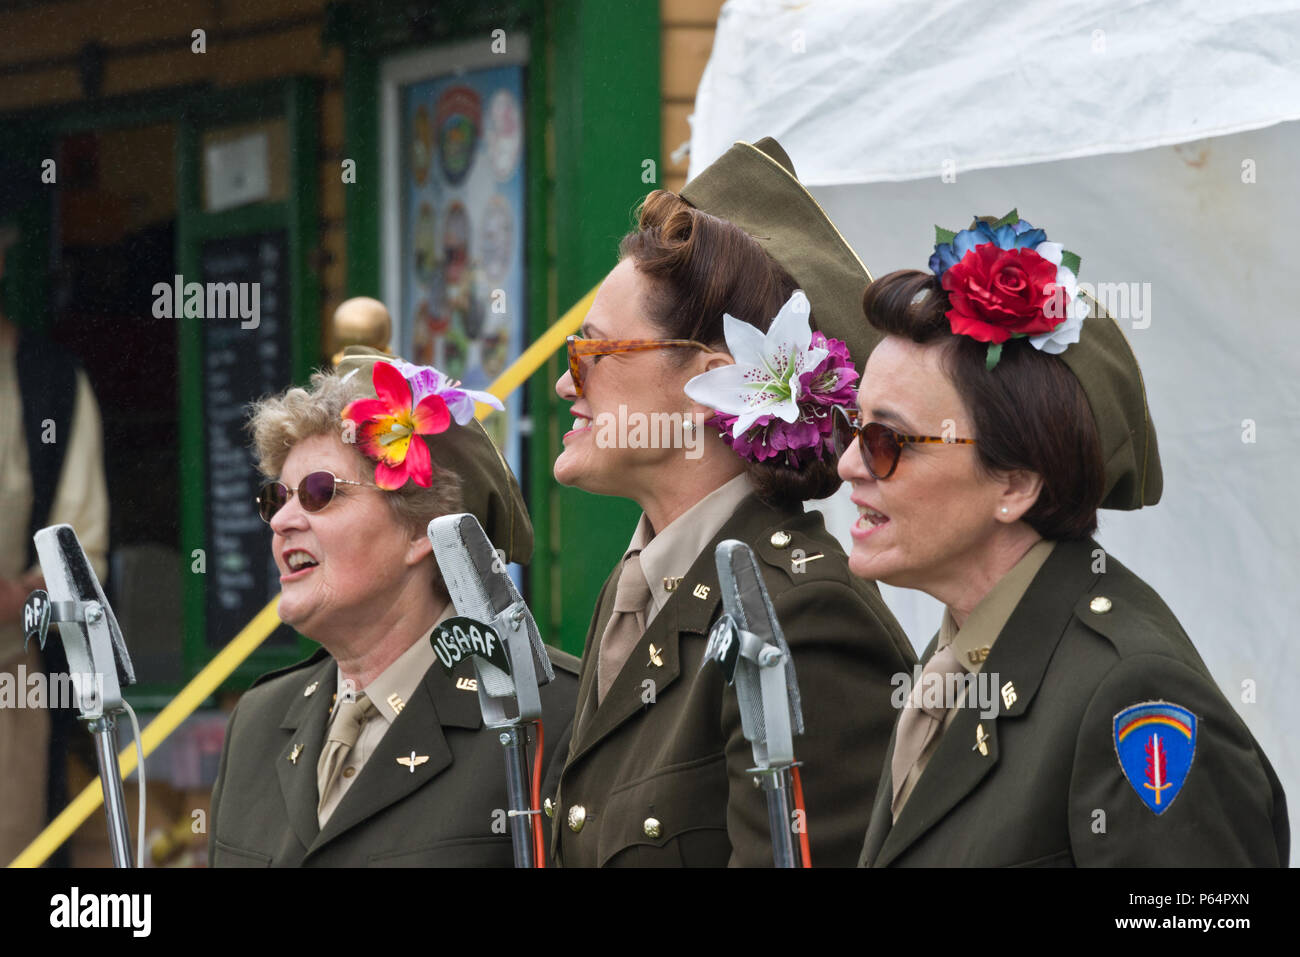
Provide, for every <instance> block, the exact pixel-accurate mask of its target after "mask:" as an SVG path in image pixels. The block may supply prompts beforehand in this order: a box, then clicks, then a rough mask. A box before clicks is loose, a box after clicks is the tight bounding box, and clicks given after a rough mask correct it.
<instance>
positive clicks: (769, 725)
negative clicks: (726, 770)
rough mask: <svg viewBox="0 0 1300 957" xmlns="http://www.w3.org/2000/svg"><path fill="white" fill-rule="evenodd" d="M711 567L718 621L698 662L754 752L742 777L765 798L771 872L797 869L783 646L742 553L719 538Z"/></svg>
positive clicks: (790, 695)
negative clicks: (720, 684) (719, 688)
mask: <svg viewBox="0 0 1300 957" xmlns="http://www.w3.org/2000/svg"><path fill="white" fill-rule="evenodd" d="M714 560H715V562H716V563H717V566H718V583H719V585H720V586H721V588H722V611H723V614H722V617H721V618H719V619H718V621H717V624H715V625H714V626H713V629H712V630H711V631H710V632H709V641H708V644H707V645H706V647H705V652H704V661H705V662H708V661H717V662H718V664H719V665H721V667H722V671H723V674H724V675H725V676H726V678H727V681H728V682H729V683H732V684H735V686H736V698H737V700H738V701H739V703H740V723H741V728H742V730H743V731H744V733H745V737H746V738H747V739H748V740H749V742H750V744H751V745H752V746H753V750H754V767H753V768H751V769H750V772H751V773H752V774H754V775H756V776H757V778H758V780H759V784H760V787H762V789H763V791H764V793H765V794H766V795H767V820H768V827H769V828H770V829H771V832H772V858H773V861H774V862H775V864H776V866H777V867H797V866H798V864H797V858H796V856H795V850H794V836H793V829H792V816H791V813H790V773H791V768H793V767H794V765H795V759H794V737H793V736H794V735H796V734H803V707H802V705H801V704H800V699H799V682H798V680H797V678H796V677H795V672H794V661H793V660H792V657H791V655H790V646H789V645H787V644H786V641H785V635H784V634H783V633H782V631H781V623H780V622H779V621H778V620H777V617H776V612H775V610H774V609H773V608H772V599H771V598H770V597H768V594H767V587H766V586H765V585H764V584H763V576H762V573H761V572H760V571H759V568H758V562H757V560H755V558H754V553H753V551H751V550H750V548H749V546H748V545H746V544H745V543H744V542H738V541H736V540H735V539H727V540H726V541H724V542H720V543H719V544H718V547H717V548H716V549H715V551H714ZM701 666H703V665H701ZM804 823H805V822H800V825H801V826H802V825H803V824H804Z"/></svg>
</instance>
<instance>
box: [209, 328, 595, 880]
mask: <svg viewBox="0 0 1300 957" xmlns="http://www.w3.org/2000/svg"><path fill="white" fill-rule="evenodd" d="M475 400H478V401H487V402H491V403H493V404H495V405H496V406H497V407H498V408H500V402H499V401H498V400H496V399H495V398H492V397H491V396H487V395H485V394H483V393H473V392H467V391H465V390H462V389H460V388H458V387H457V384H456V383H453V382H451V381H450V380H448V379H447V378H446V377H444V376H442V375H441V374H440V373H438V372H437V371H436V370H434V369H430V368H427V367H419V366H411V365H408V364H406V363H404V362H401V360H398V359H395V358H391V357H389V356H386V355H384V354H383V353H380V352H378V351H377V350H375V349H368V348H364V347H360V346H350V347H348V348H347V349H346V350H345V351H344V354H343V356H342V357H341V360H340V362H339V365H338V368H337V369H335V370H334V371H333V372H320V373H317V374H316V375H314V376H313V377H312V380H311V388H310V389H309V390H308V389H302V388H291V389H289V390H287V391H286V392H285V393H283V394H282V395H278V396H273V397H270V398H267V399H264V400H262V401H261V402H259V403H257V404H256V405H255V407H254V410H253V414H252V418H251V421H250V423H249V428H250V430H251V432H252V433H253V438H254V445H255V447H256V452H257V457H258V465H259V468H260V469H261V471H262V473H263V474H264V475H266V476H267V477H268V478H269V479H272V481H269V482H268V483H267V484H266V485H264V486H263V487H262V490H261V493H260V495H259V496H258V505H259V508H260V511H261V515H262V518H263V519H265V520H266V522H267V523H268V524H269V525H270V530H271V549H272V554H273V556H274V559H275V564H276V566H277V567H278V568H279V570H280V572H281V575H280V599H279V614H280V618H281V619H282V620H283V621H285V622H286V623H288V624H290V625H292V626H293V627H294V628H296V629H297V630H298V631H299V632H300V633H302V634H304V635H306V636H307V637H308V638H311V639H313V640H314V641H318V642H320V644H321V646H322V647H321V649H320V650H319V651H318V652H316V654H314V655H313V656H311V657H310V658H308V659H307V660H306V661H303V662H301V663H299V664H297V665H293V666H291V667H289V668H285V669H282V670H280V671H276V672H272V673H271V674H269V675H266V676H264V677H262V678H260V679H258V680H257V681H256V682H255V683H254V684H253V687H252V688H250V689H249V691H248V692H246V693H245V694H244V695H243V697H242V698H241V699H240V701H239V704H238V705H236V707H235V710H234V712H233V713H232V714H231V716H230V723H229V726H228V729H227V732H226V743H225V748H224V750H223V752H222V757H221V766H220V769H219V771H218V774H217V782H216V786H215V787H214V788H213V791H212V814H211V820H210V824H209V853H210V855H211V861H212V864H213V866H214V867H258V866H262V867H265V866H278V867H293V866H303V867H350V866H365V865H380V866H400V867H428V866H453V867H488V866H498V867H509V866H511V864H512V863H513V860H514V856H513V851H512V845H511V838H510V834H509V831H508V829H507V828H506V826H505V825H506V821H505V809H506V808H507V807H508V804H507V800H506V780H505V766H504V760H503V757H502V749H501V745H500V743H499V742H498V736H497V733H496V732H495V731H493V730H491V729H489V728H485V727H484V726H483V719H482V714H481V711H480V706H479V700H478V693H477V685H476V684H475V682H474V680H473V675H474V669H473V665H472V663H471V662H470V660H469V656H465V658H463V659H462V660H461V661H460V663H459V664H458V665H457V666H456V667H455V668H454V669H453V670H451V671H447V670H444V667H443V665H442V664H441V663H440V662H439V660H438V657H437V655H436V653H435V651H434V649H433V646H432V644H431V641H430V638H431V636H432V635H433V632H434V630H435V628H436V626H437V625H438V624H439V623H440V622H443V621H446V620H447V619H449V618H452V617H454V616H455V615H456V609H455V607H454V606H453V604H452V602H451V598H450V595H449V594H448V591H447V588H446V585H445V583H444V582H443V579H442V576H441V574H440V572H439V570H438V564H437V561H436V560H435V557H434V555H433V550H432V545H431V544H430V542H429V537H428V534H427V533H426V529H427V527H428V524H429V522H430V521H431V520H433V519H435V518H438V517H440V516H443V515H449V514H455V513H459V512H469V513H471V514H472V515H474V516H475V517H476V518H477V519H478V521H479V524H480V525H482V526H483V530H484V531H485V532H486V533H487V536H488V538H489V539H491V541H492V542H493V544H494V545H495V546H496V547H497V548H498V549H499V550H500V553H501V555H502V556H503V558H504V559H505V560H508V561H518V562H525V561H527V560H528V558H529V557H530V555H531V553H532V547H533V529H532V524H531V523H530V522H529V520H528V514H527V513H526V512H525V511H524V504H523V498H522V496H521V494H520V491H519V486H518V485H517V484H516V482H515V478H514V475H513V474H512V473H511V472H510V468H509V466H507V465H506V463H505V460H504V459H503V458H502V457H501V454H500V453H499V452H498V451H497V449H496V446H494V445H493V444H492V440H491V439H489V438H488V436H487V433H486V432H484V431H483V428H482V426H480V425H479V424H478V422H477V421H476V420H475V419H474V403H475ZM552 661H553V662H554V663H555V664H556V665H557V667H556V674H555V680H553V681H552V682H550V683H549V684H546V685H544V686H543V687H542V688H541V700H542V707H543V712H544V714H543V719H544V722H545V724H544V727H545V741H544V748H545V751H544V753H537V754H536V755H535V756H534V760H535V761H540V762H542V765H543V771H546V770H548V769H551V768H553V767H556V765H557V764H558V762H556V761H554V760H553V756H555V755H557V754H559V755H562V754H563V753H564V748H565V746H566V742H567V735H568V731H569V725H570V723H571V721H572V717H573V698H574V694H575V691H576V682H575V679H574V674H576V671H577V667H576V666H577V662H576V659H574V658H573V657H572V656H571V655H565V654H564V653H563V652H559V651H555V650H552ZM566 668H567V669H569V670H568V671H567V672H566V670H565V669H566ZM539 826H542V827H543V828H544V820H543V819H541V818H540V815H539ZM543 847H544V844H543Z"/></svg>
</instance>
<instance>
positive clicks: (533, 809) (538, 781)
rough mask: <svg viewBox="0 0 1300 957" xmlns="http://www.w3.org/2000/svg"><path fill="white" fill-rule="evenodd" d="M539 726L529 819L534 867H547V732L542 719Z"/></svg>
mask: <svg viewBox="0 0 1300 957" xmlns="http://www.w3.org/2000/svg"><path fill="white" fill-rule="evenodd" d="M532 723H533V724H535V725H537V753H536V754H534V755H533V793H532V795H531V800H530V801H529V802H528V805H529V806H528V811H529V814H528V818H529V820H530V821H532V825H533V867H543V868H544V867H546V844H545V842H544V841H543V840H542V744H543V742H544V741H545V732H544V731H543V730H542V719H541V718H538V719H537V720H536V721H534V722H532Z"/></svg>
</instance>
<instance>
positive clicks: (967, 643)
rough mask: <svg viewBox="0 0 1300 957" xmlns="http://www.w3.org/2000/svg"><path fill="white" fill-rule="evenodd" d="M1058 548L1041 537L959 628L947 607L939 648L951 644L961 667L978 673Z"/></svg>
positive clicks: (999, 580) (940, 630) (940, 628)
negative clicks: (1018, 606) (1012, 614)
mask: <svg viewBox="0 0 1300 957" xmlns="http://www.w3.org/2000/svg"><path fill="white" fill-rule="evenodd" d="M1055 547H1056V543H1055V542H1051V541H1048V540H1047V539H1042V540H1041V541H1039V542H1037V543H1036V544H1035V545H1034V546H1033V547H1032V548H1030V549H1029V551H1027V552H1025V554H1024V555H1023V556H1022V557H1021V559H1020V561H1018V562H1016V564H1015V565H1013V566H1012V568H1011V571H1009V572H1007V573H1006V574H1005V575H1003V576H1002V577H1001V578H1000V579H998V582H997V584H996V585H994V586H993V588H992V589H991V590H990V591H989V593H988V594H987V595H985V596H984V598H983V599H982V600H981V601H980V603H979V604H978V605H976V606H975V610H974V611H972V612H971V613H970V617H969V618H967V619H966V624H964V625H962V627H961V628H960V629H958V628H957V623H956V622H955V621H954V620H953V617H952V612H950V611H948V609H947V608H945V609H944V611H943V624H941V625H940V626H939V644H938V647H940V648H943V647H945V646H946V645H948V644H951V645H952V650H953V652H954V653H955V654H956V655H957V660H958V661H959V662H960V663H961V666H962V667H963V668H965V669H966V670H967V671H969V672H971V673H972V674H979V672H980V669H981V668H983V667H984V659H986V658H987V657H988V655H989V651H990V650H991V649H992V648H993V643H994V642H995V641H997V638H998V635H999V634H1001V633H1002V629H1003V628H1004V627H1006V624H1007V621H1008V619H1010V618H1011V613H1012V612H1013V611H1015V610H1016V606H1017V605H1019V604H1020V600H1021V599H1022V598H1024V597H1025V592H1027V591H1028V590H1029V585H1030V584H1031V583H1032V582H1033V580H1034V576H1035V575H1037V574H1038V571H1039V569H1040V568H1042V567H1043V563H1044V562H1046V561H1047V558H1048V556H1049V555H1051V554H1052V549H1053V548H1055Z"/></svg>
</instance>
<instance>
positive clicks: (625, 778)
mask: <svg viewBox="0 0 1300 957" xmlns="http://www.w3.org/2000/svg"><path fill="white" fill-rule="evenodd" d="M621 252H622V259H621V261H620V262H619V264H618V265H617V266H616V267H615V268H614V269H613V270H612V271H611V272H610V274H609V275H608V276H607V277H606V278H605V281H604V282H603V283H602V285H601V287H600V291H599V292H598V293H597V294H596V298H595V300H594V302H593V303H592V307H591V311H590V312H589V313H588V315H587V318H586V323H585V324H584V326H583V328H582V332H581V335H580V336H577V337H572V338H571V339H570V342H569V367H570V371H569V372H566V373H565V374H564V375H563V376H562V377H561V378H560V380H559V382H558V383H557V384H556V391H557V392H558V393H559V395H560V397H561V398H562V399H565V400H567V401H569V402H571V403H572V410H573V418H574V423H573V428H572V430H571V431H570V432H568V434H566V435H565V436H564V438H563V443H564V450H563V452H562V453H561V454H560V456H559V457H558V458H557V459H556V461H555V469H554V471H555V477H556V479H557V480H558V481H559V482H560V483H562V484H564V485H571V486H576V487H578V488H581V489H583V490H585V491H588V492H593V493H596V494H602V495H619V496H622V497H625V498H630V499H632V500H633V501H635V502H636V503H637V504H638V505H640V506H641V508H642V510H643V514H642V517H641V519H640V521H639V522H638V524H637V527H636V529H635V530H634V531H633V533H632V537H631V541H630V543H629V544H628V547H627V550H626V552H625V554H624V556H623V560H622V561H621V562H620V563H619V565H618V567H616V568H615V569H614V570H613V572H612V573H611V574H610V576H609V579H608V580H607V581H606V582H605V585H604V587H603V589H602V590H601V593H600V597H599V599H598V601H597V605H596V608H595V609H594V612H593V615H592V620H591V626H590V629H589V630H588V633H587V640H586V649H585V651H584V653H583V658H582V676H581V682H580V690H579V694H578V718H577V719H576V722H575V731H574V735H573V739H572V746H571V747H570V750H569V754H568V760H567V762H566V763H565V767H564V772H563V775H562V779H561V781H560V786H559V791H558V793H557V795H556V797H555V801H554V804H553V807H552V813H554V814H555V816H556V821H557V825H556V827H555V835H556V836H555V849H556V858H557V860H558V861H559V863H561V864H562V865H564V866H586V867H593V866H713V867H717V866H723V865H728V864H730V865H736V866H768V867H770V866H772V864H773V850H772V839H771V832H770V829H769V821H768V813H767V804H766V799H765V796H764V793H763V792H762V791H761V790H759V789H758V788H757V787H756V780H755V778H754V775H753V774H751V773H750V772H749V769H750V768H751V767H752V766H753V764H754V755H753V751H752V748H751V745H750V742H749V741H748V740H746V738H745V736H744V733H743V728H742V722H741V714H740V708H739V704H738V701H737V697H736V692H735V691H734V690H733V689H731V688H729V687H727V685H726V683H725V681H724V679H723V677H722V675H721V672H720V671H719V669H718V668H716V667H707V668H704V669H703V670H701V663H702V661H703V659H704V650H705V644H706V637H707V636H708V634H709V631H710V629H711V628H712V627H713V624H714V623H715V622H716V621H717V620H718V618H719V616H720V615H721V608H722V596H721V588H720V587H719V578H718V572H717V567H716V564H715V558H714V553H715V549H716V547H717V545H718V544H719V543H720V542H722V541H724V540H726V539H739V540H740V541H742V542H744V543H746V544H748V545H750V546H751V547H752V548H753V551H754V553H755V556H756V558H757V560H758V562H759V566H760V568H761V569H762V572H763V581H764V582H765V585H766V588H767V591H768V593H769V594H770V596H771V599H772V602H773V604H774V607H775V609H776V614H777V616H778V618H779V620H780V623H781V627H782V629H783V631H784V634H785V638H786V641H787V643H788V644H789V647H790V650H791V654H792V657H793V662H794V670H795V673H796V678H797V681H798V687H799V691H800V693H801V697H802V708H803V716H804V722H805V732H804V734H802V735H800V736H796V737H795V738H794V753H795V757H796V758H797V760H798V761H799V762H800V763H801V767H800V769H799V770H800V774H801V777H802V782H803V794H804V796H805V801H806V808H805V810H806V817H805V818H802V819H797V820H793V821H792V822H791V827H792V830H795V831H799V832H800V833H801V835H803V836H806V838H807V843H808V844H809V845H810V850H811V855H810V856H811V863H812V864H813V865H814V866H817V865H821V866H835V865H839V866H848V865H852V864H853V862H854V861H855V860H856V857H857V851H858V848H859V846H860V845H861V832H862V830H863V829H864V828H865V826H866V822H867V819H868V814H869V810H870V805H871V798H872V794H873V793H874V791H875V787H876V781H877V778H878V775H879V770H880V763H881V759H882V758H883V756H884V748H885V742H886V741H887V740H888V738H889V729H890V727H891V726H892V724H893V722H894V719H895V716H896V713H897V712H896V711H895V709H894V708H893V707H892V706H891V704H890V691H891V686H892V685H891V683H892V682H893V681H894V679H895V678H896V676H898V675H899V674H906V673H907V672H909V671H910V670H911V668H912V665H913V663H914V662H915V655H914V654H913V652H912V649H911V646H910V644H909V643H908V641H907V638H906V636H905V635H904V634H903V632H902V630H901V628H900V627H899V626H898V623H897V622H896V621H895V620H894V618H893V616H892V615H891V614H890V613H889V611H888V609H887V608H886V607H885V604H884V602H883V601H882V600H881V598H880V594H879V592H878V590H877V589H876V587H875V586H874V585H873V584H870V583H866V582H863V581H860V580H859V579H856V578H855V577H854V576H853V575H851V574H850V573H849V571H848V567H847V563H846V559H845V555H844V552H843V550H842V549H841V548H840V546H839V544H838V543H837V542H836V541H835V539H834V538H833V537H832V536H831V535H830V534H829V533H828V532H827V531H826V528H825V526H824V524H823V522H822V517H821V513H820V512H817V511H815V510H805V507H804V502H805V501H807V500H810V499H817V498H824V497H826V496H828V495H830V494H831V493H833V492H834V491H835V490H836V488H838V487H839V485H840V482H839V479H838V478H837V477H836V475H835V466H834V458H833V455H832V454H831V452H830V444H829V433H830V425H831V420H830V410H831V408H832V407H833V405H834V404H835V403H837V402H846V403H847V402H851V401H852V398H853V382H854V381H855V380H856V378H857V375H858V368H857V367H855V365H854V363H855V362H856V363H861V362H863V361H865V359H866V356H867V353H868V352H869V351H870V348H871V345H872V344H873V342H874V340H875V337H874V334H872V333H871V332H870V331H869V330H866V329H865V328H864V327H863V326H862V324H861V321H860V317H858V316H857V310H858V303H859V302H860V301H861V294H862V289H863V287H864V286H866V284H867V282H868V281H869V279H870V277H869V276H868V274H867V271H866V269H865V268H864V267H863V265H862V263H861V262H860V261H859V259H858V257H857V255H856V254H855V253H854V252H853V250H852V249H851V248H850V247H849V246H848V244H847V243H845V242H844V239H843V238H842V237H841V236H840V234H839V232H838V231H837V230H836V229H835V227H834V225H833V224H832V223H831V221H830V220H829V219H827V218H826V215H825V213H823V212H822V210H821V207H819V206H818V205H817V203H816V202H815V201H814V200H813V199H812V197H811V196H810V195H809V194H808V192H807V191H806V190H805V189H804V188H803V186H802V185H800V183H799V181H798V180H797V179H795V177H794V173H793V165H792V164H791V162H790V159H789V157H788V156H787V155H786V154H785V152H784V151H783V150H782V149H781V147H780V146H779V145H778V144H777V143H776V142H775V141H774V140H772V139H764V140H761V141H759V142H758V143H757V144H752V145H751V144H748V143H738V144H736V145H735V146H733V147H732V148H731V150H729V151H728V152H727V153H726V154H724V155H723V156H722V157H721V158H720V159H718V160H717V161H716V162H715V163H713V164H712V165H711V166H709V167H708V168H707V169H706V170H704V171H703V172H702V173H701V174H700V175H699V176H698V177H696V178H695V179H694V180H692V181H691V182H690V183H688V184H687V185H686V187H685V188H684V189H683V191H682V193H681V195H677V194H675V193H671V192H667V191H663V190H658V191H655V192H653V193H651V194H650V195H649V196H648V197H646V199H645V201H644V203H643V204H642V206H641V210H640V216H639V222H638V224H637V228H636V230H635V231H634V232H632V233H630V234H629V235H628V236H627V237H625V238H624V240H623V243H622V250H621ZM706 416H711V417H710V418H709V419H708V421H707V422H706ZM619 422H625V423H628V424H629V425H630V429H635V428H636V427H637V423H638V422H639V423H640V427H641V428H642V429H643V430H644V429H646V428H647V424H648V428H650V429H651V430H657V432H658V435H657V437H656V439H655V441H653V442H650V441H647V439H646V437H645V436H644V434H643V435H642V437H641V438H637V437H636V436H635V434H634V433H633V432H631V431H630V429H629V432H628V434H627V435H626V436H619V435H618V434H617V423H619ZM665 422H666V423H669V424H672V425H673V427H674V428H675V429H676V432H675V434H676V435H677V440H676V441H673V440H671V434H670V441H664V440H663V429H662V426H663V424H664V423H665ZM670 431H671V430H670ZM688 439H689V441H688ZM797 817H798V815H797V814H796V818H797ZM797 843H798V844H800V845H802V844H803V837H802V836H801V837H800V839H799V840H798V842H797Z"/></svg>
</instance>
